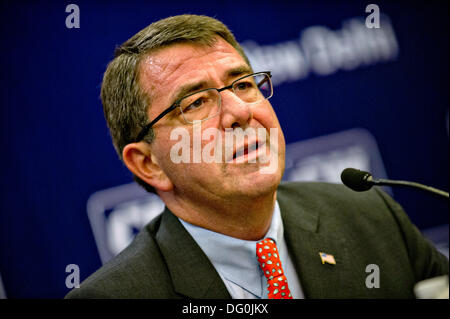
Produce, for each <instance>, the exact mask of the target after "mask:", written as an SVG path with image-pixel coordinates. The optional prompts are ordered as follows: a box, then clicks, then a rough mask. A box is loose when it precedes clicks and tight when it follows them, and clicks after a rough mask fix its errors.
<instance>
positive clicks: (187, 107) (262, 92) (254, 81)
mask: <svg viewBox="0 0 450 319" xmlns="http://www.w3.org/2000/svg"><path fill="white" fill-rule="evenodd" d="M271 77H272V74H271V73H270V71H265V72H257V73H252V74H249V75H246V76H243V77H241V78H239V79H237V80H235V81H233V83H231V85H229V86H225V87H223V88H221V89H215V88H211V89H205V90H201V91H198V92H195V93H192V94H189V95H187V96H185V97H182V98H181V99H179V100H177V101H176V102H175V103H174V104H172V105H171V106H170V107H169V108H167V109H166V110H164V112H162V113H161V114H160V115H158V116H157V117H156V118H155V119H154V120H153V121H151V122H150V123H149V124H147V125H145V126H144V127H143V129H142V130H141V132H140V133H139V135H138V137H137V138H136V141H135V142H136V143H137V142H140V141H141V140H142V139H143V138H144V137H145V136H146V135H147V133H148V131H149V130H150V129H151V128H152V126H153V125H155V123H156V122H158V121H159V120H160V119H162V118H163V117H164V116H165V115H167V114H168V113H170V112H172V111H173V110H175V109H176V108H179V111H180V115H181V116H182V118H183V120H184V121H185V123H186V124H193V123H194V122H195V121H206V120H208V119H210V118H213V117H215V116H217V115H219V114H220V109H221V106H222V98H221V96H220V92H222V91H224V90H230V89H231V90H232V91H233V92H234V94H236V96H237V97H239V98H240V99H241V100H242V101H244V102H246V103H248V104H256V103H259V102H261V101H264V100H267V99H270V98H271V97H272V95H273V86H272V80H271V79H270V78H271Z"/></svg>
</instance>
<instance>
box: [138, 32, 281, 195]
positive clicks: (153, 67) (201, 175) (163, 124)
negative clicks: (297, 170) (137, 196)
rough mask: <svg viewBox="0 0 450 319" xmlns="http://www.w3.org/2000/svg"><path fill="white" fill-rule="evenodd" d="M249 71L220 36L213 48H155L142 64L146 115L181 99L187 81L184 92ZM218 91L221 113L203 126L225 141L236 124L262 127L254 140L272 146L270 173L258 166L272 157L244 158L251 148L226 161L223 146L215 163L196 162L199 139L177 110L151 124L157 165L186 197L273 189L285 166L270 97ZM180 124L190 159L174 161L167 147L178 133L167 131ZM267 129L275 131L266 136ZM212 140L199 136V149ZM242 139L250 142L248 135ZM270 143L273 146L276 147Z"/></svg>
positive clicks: (215, 85) (219, 83)
mask: <svg viewBox="0 0 450 319" xmlns="http://www.w3.org/2000/svg"><path fill="white" fill-rule="evenodd" d="M251 72H252V71H251V70H250V68H249V66H248V65H247V63H246V62H245V60H244V59H243V58H242V57H241V56H240V55H239V53H238V52H237V51H236V50H235V49H234V48H233V47H232V46H231V45H230V44H229V43H227V42H226V41H224V40H223V39H222V38H218V39H217V42H216V43H215V45H214V46H212V47H209V46H203V45H198V44H188V43H179V44H174V45H171V46H169V47H166V48H162V49H160V50H158V51H156V52H153V53H151V54H150V55H149V56H147V57H146V58H145V59H144V60H143V61H142V64H141V78H140V81H141V85H142V86H143V88H144V90H145V91H146V92H147V93H148V94H149V96H150V100H151V105H150V108H149V112H148V118H149V120H150V121H151V120H153V119H154V118H156V117H157V116H158V115H159V114H160V113H161V112H163V111H164V110H165V109H167V108H168V107H169V106H171V105H172V104H173V103H174V102H175V101H176V100H177V99H179V98H180V97H181V96H180V92H181V91H182V88H184V89H185V88H186V87H187V86H189V87H190V88H192V90H191V91H189V90H188V91H186V90H183V91H184V92H183V93H181V94H182V95H183V94H189V93H193V92H195V91H199V90H202V89H207V88H222V87H224V86H228V85H230V84H231V83H232V82H233V81H234V80H236V79H238V78H240V77H242V76H245V75H246V74H250V73H251ZM220 94H221V100H222V105H221V112H220V114H219V115H217V116H216V117H213V118H210V119H208V120H206V121H204V122H201V131H202V132H204V131H205V130H207V129H211V128H214V129H215V130H217V131H216V132H219V134H220V135H221V137H222V142H223V141H225V132H226V130H230V129H236V128H238V127H240V128H242V129H243V130H245V129H247V128H252V129H255V130H257V129H260V130H261V129H263V130H265V132H266V135H267V139H266V141H258V144H259V145H262V144H263V143H264V142H265V143H266V148H267V150H268V153H270V152H269V150H270V151H271V156H272V157H271V158H270V161H271V163H272V165H273V164H274V163H275V164H276V167H275V168H274V169H273V170H271V171H270V173H267V171H266V172H264V171H263V170H261V168H263V167H267V166H268V165H269V164H270V162H269V163H264V164H263V163H261V162H260V161H258V160H256V161H253V162H251V161H249V160H247V159H248V158H250V157H252V156H253V157H254V156H255V154H251V153H249V154H247V155H245V156H244V157H243V158H242V159H241V160H234V161H233V162H227V159H226V158H225V151H224V150H223V152H222V154H224V155H223V159H222V160H221V161H219V162H217V161H214V162H212V163H211V162H209V163H207V162H205V161H204V160H203V158H202V160H201V161H200V163H193V162H192V158H193V155H192V154H193V152H194V145H195V143H198V141H194V135H195V134H194V126H193V125H192V124H186V123H185V122H184V120H183V117H182V115H181V114H180V112H179V110H178V109H176V110H174V111H172V112H171V113H169V114H167V115H166V116H165V117H163V118H162V119H161V120H160V121H158V122H157V123H156V124H155V125H154V126H153V130H154V132H155V136H156V137H155V139H154V141H153V143H152V144H150V146H149V147H150V149H151V152H152V154H153V156H154V157H155V158H156V161H157V163H158V165H159V166H160V167H161V168H162V170H163V171H164V173H165V175H166V176H167V177H168V178H169V179H170V181H171V182H172V184H173V186H174V188H173V189H174V192H175V194H176V195H177V196H181V197H184V198H187V199H190V200H195V199H198V198H202V199H210V200H217V199H226V200H232V198H233V197H242V196H251V197H253V196H259V195H263V194H265V193H269V192H271V191H273V190H275V189H276V187H277V186H278V184H279V182H280V180H281V177H282V174H283V171H284V155H285V142H284V137H283V133H282V131H281V127H280V124H279V122H278V119H277V117H276V115H275V112H274V110H273V108H272V106H271V104H270V103H269V101H268V100H263V101H261V102H260V103H257V104H250V105H249V104H248V103H245V102H243V101H242V100H240V99H239V98H238V97H237V96H236V95H235V94H234V92H233V91H232V90H225V91H222V92H221V93H220ZM180 127H181V128H184V129H185V130H187V132H189V137H190V141H189V146H188V147H189V149H190V154H191V155H190V159H191V161H190V162H189V163H183V162H181V163H175V162H174V161H173V159H172V158H171V149H172V148H173V147H174V145H176V144H177V143H178V145H179V143H180V140H179V139H178V138H177V139H175V140H171V138H170V136H171V132H172V131H173V130H174V129H177V128H180ZM271 128H272V129H273V130H272V133H273V135H275V136H272V137H271V138H269V133H270V129H271ZM274 129H275V130H274ZM197 137H198V135H197ZM214 140H215V142H217V141H218V138H214V137H213V136H210V137H209V138H206V139H205V140H203V139H202V140H201V141H200V143H201V147H202V149H203V147H204V146H206V144H209V145H211V143H212V142H213V141H214ZM270 140H271V141H272V142H270ZM245 142H252V141H248V139H247V138H246V139H245ZM224 144H225V143H222V145H224ZM244 144H245V143H244ZM275 144H277V145H275ZM197 145H199V144H197ZM274 146H277V147H276V150H275V152H274ZM242 147H243V145H234V152H235V151H236V150H237V149H239V148H242ZM254 152H257V151H254Z"/></svg>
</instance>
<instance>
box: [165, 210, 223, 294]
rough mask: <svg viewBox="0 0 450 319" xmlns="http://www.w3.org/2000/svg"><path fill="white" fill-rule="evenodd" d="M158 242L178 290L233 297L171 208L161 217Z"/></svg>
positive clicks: (180, 291)
mask: <svg viewBox="0 0 450 319" xmlns="http://www.w3.org/2000/svg"><path fill="white" fill-rule="evenodd" d="M156 241H157V242H158V245H159V247H160V249H161V252H162V254H163V256H164V258H165V260H166V263H167V267H168V269H169V272H170V276H171V278H172V281H173V285H174V289H175V291H176V292H177V293H180V294H182V295H184V296H187V297H189V298H212V299H225V298H230V295H229V293H228V291H227V289H226V287H225V285H224V283H223V281H222V279H221V278H220V276H219V274H218V273H217V271H216V270H215V268H214V266H213V265H212V264H211V262H210V261H209V259H208V257H207V256H206V255H205V254H204V252H203V251H202V250H201V248H200V247H199V246H198V245H197V243H196V242H195V240H194V239H193V238H192V237H191V236H190V235H189V233H188V232H187V231H186V230H185V229H184V227H183V225H181V223H180V221H179V220H178V218H177V217H175V215H173V213H172V212H170V211H169V209H168V208H166V209H165V210H164V212H163V215H162V217H161V224H160V227H159V229H158V232H157V234H156Z"/></svg>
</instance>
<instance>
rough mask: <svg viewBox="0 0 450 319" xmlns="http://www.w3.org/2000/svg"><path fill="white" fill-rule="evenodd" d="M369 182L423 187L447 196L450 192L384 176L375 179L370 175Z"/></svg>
mask: <svg viewBox="0 0 450 319" xmlns="http://www.w3.org/2000/svg"><path fill="white" fill-rule="evenodd" d="M367 181H368V182H371V183H373V184H374V185H377V186H390V185H397V186H408V187H415V188H420V189H423V190H425V191H429V192H431V193H434V194H436V195H440V196H443V197H446V198H449V194H448V193H447V192H444V191H441V190H440V189H437V188H434V187H431V186H426V185H423V184H420V183H416V182H407V181H394V180H390V179H382V178H378V179H374V178H372V176H369V177H368V178H367Z"/></svg>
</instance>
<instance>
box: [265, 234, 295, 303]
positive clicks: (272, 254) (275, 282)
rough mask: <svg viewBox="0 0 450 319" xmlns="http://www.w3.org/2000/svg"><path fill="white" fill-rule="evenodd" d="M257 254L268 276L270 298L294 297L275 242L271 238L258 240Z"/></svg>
mask: <svg viewBox="0 0 450 319" xmlns="http://www.w3.org/2000/svg"><path fill="white" fill-rule="evenodd" d="M256 256H257V258H258V262H259V265H260V267H261V270H262V271H263V272H264V276H265V277H266V278H267V289H268V296H269V299H292V296H291V292H290V291H289V287H288V283H287V279H286V276H285V275H284V271H283V267H282V265H281V260H280V256H279V254H278V249H277V245H276V244H275V242H274V241H273V240H272V239H270V238H265V239H263V240H261V241H260V242H258V243H257V244H256Z"/></svg>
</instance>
